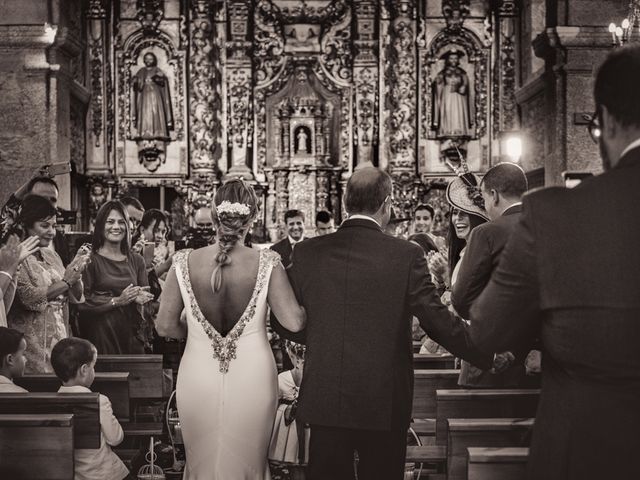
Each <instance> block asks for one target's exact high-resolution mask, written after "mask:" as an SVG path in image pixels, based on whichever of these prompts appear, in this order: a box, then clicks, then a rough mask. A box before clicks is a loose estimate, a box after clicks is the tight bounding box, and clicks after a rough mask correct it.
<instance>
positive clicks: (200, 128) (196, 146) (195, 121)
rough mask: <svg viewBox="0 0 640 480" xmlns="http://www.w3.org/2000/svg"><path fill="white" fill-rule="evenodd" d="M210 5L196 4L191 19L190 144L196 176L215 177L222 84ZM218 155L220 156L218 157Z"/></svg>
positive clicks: (205, 3) (192, 164) (204, 3)
mask: <svg viewBox="0 0 640 480" xmlns="http://www.w3.org/2000/svg"><path fill="white" fill-rule="evenodd" d="M208 3H209V2H194V3H193V10H192V17H191V55H190V67H191V71H190V77H191V78H190V81H191V91H190V101H189V112H190V114H191V115H190V132H189V133H190V137H191V138H190V143H191V166H192V167H193V171H194V173H196V174H200V175H212V174H214V173H215V170H216V158H217V157H219V153H218V152H216V143H217V142H216V140H217V138H218V135H219V132H220V125H219V119H218V118H217V117H216V105H217V104H219V103H220V99H219V94H218V92H217V91H216V88H215V85H216V83H217V82H220V74H219V71H218V70H217V69H216V68H215V64H214V62H215V60H214V53H215V47H214V44H213V27H212V17H211V13H210V11H209V10H208V8H206V7H207V4H208ZM217 153H218V154H217Z"/></svg>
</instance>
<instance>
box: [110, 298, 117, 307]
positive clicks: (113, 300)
mask: <svg viewBox="0 0 640 480" xmlns="http://www.w3.org/2000/svg"><path fill="white" fill-rule="evenodd" d="M109 303H110V304H111V306H112V307H117V305H116V299H115V298H113V297H111V300H110V301H109Z"/></svg>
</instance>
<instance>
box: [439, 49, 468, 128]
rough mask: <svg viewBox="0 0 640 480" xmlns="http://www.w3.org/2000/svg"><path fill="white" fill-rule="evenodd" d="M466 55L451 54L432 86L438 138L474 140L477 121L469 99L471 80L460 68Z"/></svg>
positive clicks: (461, 53)
mask: <svg viewBox="0 0 640 480" xmlns="http://www.w3.org/2000/svg"><path fill="white" fill-rule="evenodd" d="M463 55H464V54H463V52H461V51H459V50H451V51H449V52H447V53H446V54H444V55H443V57H442V58H444V61H445V67H444V68H443V69H442V70H441V71H440V72H439V73H438V74H437V75H436V78H435V80H434V81H433V86H432V109H433V111H432V117H431V118H432V125H431V128H432V129H433V130H435V131H436V136H437V138H455V137H471V136H472V134H473V121H472V118H473V117H472V115H471V101H470V98H469V88H470V86H469V77H468V76H467V73H466V72H465V71H464V69H463V68H461V67H460V58H461V57H462V56H463Z"/></svg>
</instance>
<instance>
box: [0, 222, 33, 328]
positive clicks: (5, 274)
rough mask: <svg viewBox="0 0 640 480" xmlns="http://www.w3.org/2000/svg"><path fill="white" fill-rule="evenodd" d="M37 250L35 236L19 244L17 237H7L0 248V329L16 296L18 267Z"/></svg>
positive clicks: (4, 323) (5, 321)
mask: <svg viewBox="0 0 640 480" xmlns="http://www.w3.org/2000/svg"><path fill="white" fill-rule="evenodd" d="M39 249H40V238H39V237H37V236H33V237H29V238H27V239H26V240H25V241H24V242H22V243H20V240H19V239H18V236H17V235H9V237H8V239H7V241H6V242H5V244H4V245H3V246H2V247H0V327H6V326H7V312H8V311H9V310H10V309H11V305H12V304H13V299H14V298H15V294H16V286H17V282H18V278H17V270H18V267H19V266H20V264H22V262H24V261H25V260H26V259H27V257H28V256H29V255H32V254H34V253H35V252H36V251H38V250H39Z"/></svg>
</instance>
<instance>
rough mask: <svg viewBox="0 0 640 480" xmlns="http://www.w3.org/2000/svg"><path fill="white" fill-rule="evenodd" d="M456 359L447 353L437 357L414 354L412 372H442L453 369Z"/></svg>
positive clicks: (434, 355) (427, 354) (432, 354)
mask: <svg viewBox="0 0 640 480" xmlns="http://www.w3.org/2000/svg"><path fill="white" fill-rule="evenodd" d="M455 364H456V357H454V356H453V355H451V354H450V353H447V354H445V355H439V354H434V353H414V354H413V369H414V370H444V369H452V368H455Z"/></svg>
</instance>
